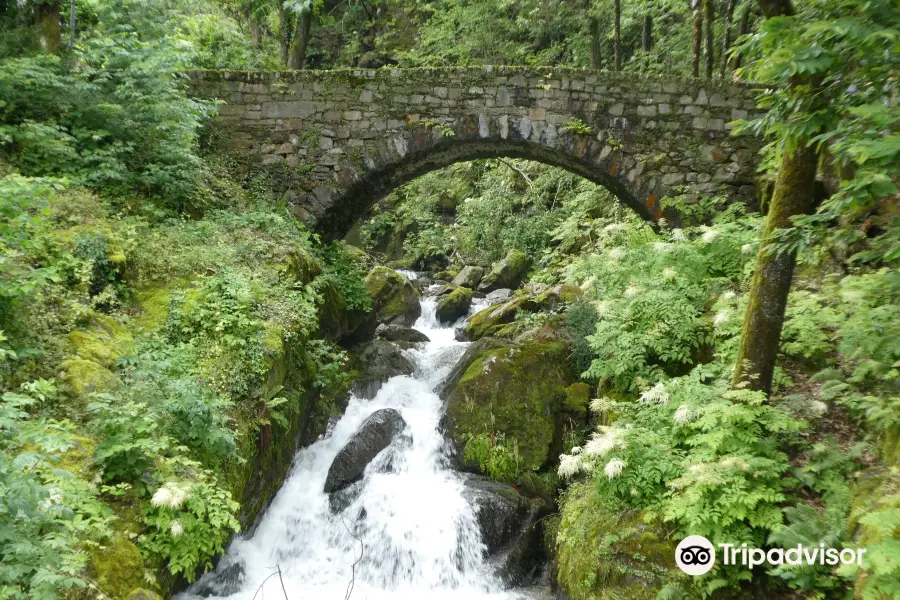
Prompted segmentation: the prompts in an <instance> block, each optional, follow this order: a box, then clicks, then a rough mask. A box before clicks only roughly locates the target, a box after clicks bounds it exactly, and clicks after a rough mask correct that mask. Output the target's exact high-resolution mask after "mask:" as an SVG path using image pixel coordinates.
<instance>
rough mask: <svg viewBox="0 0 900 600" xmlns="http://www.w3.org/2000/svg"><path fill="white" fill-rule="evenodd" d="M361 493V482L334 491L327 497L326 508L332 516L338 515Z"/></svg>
mask: <svg viewBox="0 0 900 600" xmlns="http://www.w3.org/2000/svg"><path fill="white" fill-rule="evenodd" d="M361 493H362V482H361V481H357V482H354V483H351V484H350V485H348V486H347V487H345V488H343V489H340V490H337V491H334V492H332V493H331V494H329V495H328V507H329V508H330V509H331V512H332V513H334V514H336V515H337V514H340V513H342V512H344V511H345V510H347V507H348V506H350V505H351V504H353V502H354V501H356V499H357V498H359V495H360V494H361Z"/></svg>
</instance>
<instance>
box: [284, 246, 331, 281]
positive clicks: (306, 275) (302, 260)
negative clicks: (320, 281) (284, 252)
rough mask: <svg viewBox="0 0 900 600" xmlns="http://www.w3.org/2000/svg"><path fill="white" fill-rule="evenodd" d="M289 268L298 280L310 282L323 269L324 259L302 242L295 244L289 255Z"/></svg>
mask: <svg viewBox="0 0 900 600" xmlns="http://www.w3.org/2000/svg"><path fill="white" fill-rule="evenodd" d="M286 264H287V268H288V272H289V273H291V274H292V275H293V276H294V277H296V278H297V280H298V281H301V282H303V283H308V282H310V281H312V280H313V279H314V278H315V277H316V276H317V275H320V274H321V273H322V270H323V268H324V267H323V265H322V261H321V260H319V259H318V258H316V257H315V256H313V254H312V253H311V252H310V251H309V250H308V249H307V248H306V247H305V246H302V245H301V244H295V245H294V247H293V248H291V250H290V252H289V253H288V256H287V262H286Z"/></svg>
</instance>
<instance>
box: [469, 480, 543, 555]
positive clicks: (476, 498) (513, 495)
mask: <svg viewBox="0 0 900 600" xmlns="http://www.w3.org/2000/svg"><path fill="white" fill-rule="evenodd" d="M463 497H464V498H466V500H468V502H469V503H470V504H471V505H472V507H473V508H474V510H475V518H476V519H477V520H478V528H479V529H480V530H481V539H482V541H483V542H484V545H485V546H487V553H488V555H489V556H490V555H494V554H496V553H497V552H498V551H499V550H501V549H502V548H503V547H504V546H506V545H507V544H509V543H510V542H512V541H513V540H514V539H515V538H516V536H518V534H519V533H521V530H522V525H523V523H524V522H525V521H526V520H527V519H528V516H529V514H530V513H531V512H532V510H533V508H534V507H533V505H532V503H531V502H529V501H528V500H527V499H526V498H524V497H523V496H522V495H520V494H519V492H517V491H516V489H515V488H513V487H512V486H509V485H506V484H503V483H499V482H496V481H493V480H491V479H488V478H487V477H481V476H478V475H468V476H467V477H466V479H465V489H464V490H463Z"/></svg>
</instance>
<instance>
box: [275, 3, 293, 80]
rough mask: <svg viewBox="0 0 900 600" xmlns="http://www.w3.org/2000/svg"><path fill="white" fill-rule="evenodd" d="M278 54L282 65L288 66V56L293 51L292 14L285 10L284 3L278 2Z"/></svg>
mask: <svg viewBox="0 0 900 600" xmlns="http://www.w3.org/2000/svg"><path fill="white" fill-rule="evenodd" d="M277 4H278V53H279V55H280V56H281V64H282V65H284V66H285V67H287V66H288V55H289V54H290V49H291V27H290V17H291V15H290V13H289V12H288V11H287V10H285V8H284V3H283V2H278V3H277Z"/></svg>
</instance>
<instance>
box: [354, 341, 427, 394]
mask: <svg viewBox="0 0 900 600" xmlns="http://www.w3.org/2000/svg"><path fill="white" fill-rule="evenodd" d="M351 353H352V356H353V357H354V358H355V363H356V370H357V372H358V375H357V376H356V377H355V378H354V380H353V386H352V390H353V393H354V394H356V396H357V397H359V398H373V397H374V396H375V394H376V393H377V392H378V390H379V389H380V388H381V385H382V384H383V383H384V382H385V381H387V380H388V379H390V378H391V377H396V376H397V375H412V374H413V371H415V370H416V368H415V366H414V365H413V364H412V362H410V360H409V359H408V358H406V356H404V355H403V351H402V350H401V349H400V348H399V347H397V345H396V344H393V343H391V342H388V341H385V340H372V341H371V342H367V343H365V344H360V345H358V346H355V347H354V348H353V349H352V351H351Z"/></svg>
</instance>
